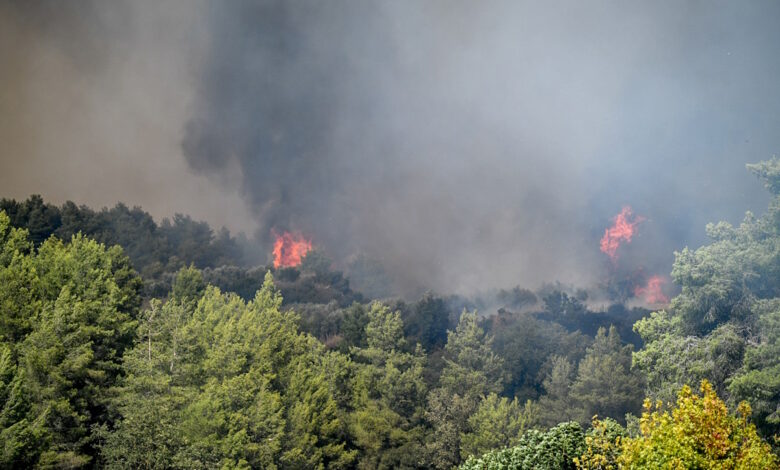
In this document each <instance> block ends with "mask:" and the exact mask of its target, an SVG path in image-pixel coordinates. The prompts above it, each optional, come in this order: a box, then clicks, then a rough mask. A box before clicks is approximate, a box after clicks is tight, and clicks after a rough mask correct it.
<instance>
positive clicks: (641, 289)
mask: <svg viewBox="0 0 780 470" xmlns="http://www.w3.org/2000/svg"><path fill="white" fill-rule="evenodd" d="M664 284H666V279H665V278H664V277H663V276H652V277H650V279H648V280H647V284H646V285H644V286H637V287H635V288H634V295H635V296H636V297H642V298H643V299H644V300H645V302H647V303H648V304H652V305H658V304H668V303H669V297H667V296H666V294H664V290H663V287H664Z"/></svg>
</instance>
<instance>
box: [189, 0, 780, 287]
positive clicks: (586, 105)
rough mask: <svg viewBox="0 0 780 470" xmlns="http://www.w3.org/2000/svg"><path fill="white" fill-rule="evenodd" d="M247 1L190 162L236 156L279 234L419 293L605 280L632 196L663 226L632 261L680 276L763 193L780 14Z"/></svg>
mask: <svg viewBox="0 0 780 470" xmlns="http://www.w3.org/2000/svg"><path fill="white" fill-rule="evenodd" d="M231 5H232V7H230V8H219V9H215V10H218V11H213V12H212V13H213V14H212V15H211V17H210V23H209V25H210V29H211V31H212V34H213V36H212V42H211V49H210V56H209V59H208V62H207V65H206V69H205V71H204V74H203V78H202V82H201V87H202V88H201V92H200V95H199V97H200V99H199V101H198V106H197V109H196V112H195V115H194V116H193V118H192V119H191V120H190V121H189V123H188V125H187V134H186V137H185V140H184V149H185V155H186V157H187V159H188V161H189V162H190V164H191V165H192V167H193V168H195V169H197V170H199V171H203V172H207V173H211V172H219V171H220V170H221V169H223V168H226V167H232V166H233V165H235V164H237V165H238V166H239V167H240V168H241V170H242V174H243V176H244V180H243V185H242V191H243V192H244V196H245V198H246V200H247V201H249V203H250V205H251V206H252V207H253V208H254V209H255V211H256V213H257V214H258V216H259V217H260V219H261V220H262V222H263V223H262V224H261V230H268V229H269V228H270V227H273V226H277V227H281V228H285V229H286V228H293V229H300V230H303V231H304V232H306V233H310V234H312V235H313V236H314V238H315V240H316V241H318V242H319V243H321V244H322V245H323V246H324V247H325V249H326V250H330V251H331V252H333V253H335V255H336V256H337V257H343V256H345V255H349V254H351V253H354V252H360V251H362V252H366V253H368V254H370V255H371V256H374V257H379V258H381V259H382V260H383V261H384V263H385V264H386V265H388V266H389V268H390V269H391V271H393V272H394V273H395V274H396V275H398V274H402V275H403V276H404V278H405V280H406V281H408V285H419V284H425V283H428V284H429V285H430V284H433V285H434V286H435V287H437V288H439V289H445V290H469V289H471V288H475V287H484V286H486V285H501V284H503V285H506V284H508V283H513V282H530V283H534V282H538V281H539V280H541V279H562V280H565V281H571V282H578V283H583V282H584V283H588V282H593V280H594V279H598V278H599V276H603V275H604V271H605V270H606V269H607V265H606V263H605V261H604V256H603V255H602V254H601V253H600V252H599V251H598V238H599V237H600V236H601V234H602V233H603V229H604V227H605V226H607V225H608V223H609V218H610V217H611V216H612V215H614V214H615V213H616V212H618V211H619V210H620V208H621V206H622V205H624V204H631V205H632V206H633V207H634V209H635V211H636V212H637V213H639V214H642V215H644V216H645V217H647V218H648V219H649V220H648V221H647V222H646V223H644V224H643V225H642V226H641V227H640V233H643V234H644V236H643V238H640V239H637V240H635V241H634V242H633V246H632V247H631V249H633V253H630V254H633V258H634V259H632V263H637V264H636V265H635V266H637V267H638V263H644V264H646V265H648V266H647V268H646V269H648V270H661V272H663V273H666V272H668V270H669V267H670V262H671V259H672V251H673V250H674V249H679V248H681V247H682V246H684V245H685V244H691V243H693V244H696V243H698V242H700V241H701V240H702V237H701V234H702V233H703V226H704V224H705V223H706V222H707V221H710V220H716V219H722V218H726V219H731V220H732V221H735V222H736V221H739V219H740V218H741V214H742V211H743V210H744V209H746V208H749V207H760V206H761V204H762V202H763V201H762V194H761V192H760V191H761V190H760V187H759V185H758V184H756V183H755V182H754V181H753V180H751V178H750V177H749V176H748V175H747V174H746V173H745V171H744V163H745V162H746V161H749V160H755V159H760V158H765V157H768V156H770V155H771V153H772V152H773V151H775V150H776V149H777V147H778V143H779V142H778V139H779V138H780V136H778V135H777V134H776V133H774V132H773V131H774V130H775V129H777V128H778V127H777V124H778V123H779V122H778V117H780V114H779V113H778V112H779V111H780V94H778V93H777V91H776V89H775V87H774V85H773V83H774V81H775V80H774V79H773V77H777V76H778V73H777V72H779V71H780V67H779V66H780V60H779V58H780V56H778V54H776V46H777V44H780V34H779V33H778V29H777V28H775V27H774V26H773V23H774V21H775V20H776V19H777V18H779V17H780V16H779V15H778V13H780V10H779V9H778V8H777V4H773V3H769V2H767V3H765V4H759V3H751V4H750V5H744V4H740V5H737V4H734V3H730V4H729V3H723V4H721V5H715V4H713V3H711V2H704V3H699V2H689V3H681V2H668V3H666V4H661V3H658V2H653V3H633V2H607V3H592V2H551V3H549V4H547V5H546V6H540V5H539V4H538V3H537V2H515V1H512V2H451V1H447V2H354V1H344V2H287V1H278V2H276V1H272V2H243V3H238V4H237V3H233V4H231ZM638 253H639V254H638Z"/></svg>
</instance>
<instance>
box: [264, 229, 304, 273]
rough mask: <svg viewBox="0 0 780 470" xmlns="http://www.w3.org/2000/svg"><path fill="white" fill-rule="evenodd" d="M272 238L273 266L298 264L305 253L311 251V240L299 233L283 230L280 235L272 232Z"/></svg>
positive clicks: (281, 266) (285, 266)
mask: <svg viewBox="0 0 780 470" xmlns="http://www.w3.org/2000/svg"><path fill="white" fill-rule="evenodd" d="M272 233H273V235H274V236H275V237H276V240H274V251H273V253H274V268H287V267H291V266H298V265H300V264H301V261H303V257H304V256H306V253H308V252H309V251H311V248H312V246H311V240H307V239H306V238H305V237H304V236H303V235H301V234H300V233H291V232H283V233H282V234H281V235H280V234H277V233H276V232H272Z"/></svg>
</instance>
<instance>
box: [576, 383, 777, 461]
mask: <svg viewBox="0 0 780 470" xmlns="http://www.w3.org/2000/svg"><path fill="white" fill-rule="evenodd" d="M700 389H701V395H696V394H695V393H694V392H693V391H692V390H691V388H690V387H688V386H685V387H683V389H682V390H681V391H680V393H679V395H678V398H677V404H676V406H675V407H674V409H672V410H671V412H670V411H665V410H663V408H662V404H661V402H657V403H655V404H653V403H652V402H651V401H650V400H645V404H644V412H643V413H642V417H641V419H640V431H641V436H639V437H637V438H633V439H632V438H625V439H623V440H622V454H621V455H620V456H619V457H618V458H617V464H618V465H619V468H627V469H644V468H665V469H688V468H701V469H768V468H778V460H777V458H776V457H775V456H774V455H773V454H772V452H771V449H770V447H769V445H768V444H766V443H765V442H764V441H762V440H761V438H760V437H759V436H758V434H756V429H755V426H754V425H753V424H751V423H749V421H748V417H749V416H750V413H751V410H750V406H749V405H748V404H747V403H741V404H740V405H739V407H738V415H737V416H733V415H730V414H729V412H728V408H727V407H726V404H725V403H723V401H722V400H721V399H720V398H718V396H717V394H716V393H715V391H714V390H713V388H712V385H711V384H710V383H709V382H707V381H706V380H704V381H702V383H701V387H700ZM583 468H610V467H607V466H604V467H594V466H588V467H585V466H584V467H583ZM612 468H614V467H612Z"/></svg>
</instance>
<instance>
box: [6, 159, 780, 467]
mask: <svg viewBox="0 0 780 470" xmlns="http://www.w3.org/2000/svg"><path fill="white" fill-rule="evenodd" d="M748 168H749V170H750V171H751V172H753V173H754V174H755V175H757V176H758V177H759V179H760V181H762V182H763V183H764V185H765V186H766V189H767V190H768V191H769V192H770V193H771V195H772V197H773V199H772V201H771V203H770V205H769V208H768V210H767V211H766V213H764V214H762V215H758V216H756V215H753V214H751V213H747V214H746V216H745V219H744V222H743V223H742V224H740V225H739V226H732V225H730V224H728V223H725V222H720V223H717V224H710V225H708V226H707V227H706V232H707V235H708V236H709V239H710V242H709V243H707V244H705V245H703V246H701V247H699V248H696V249H689V248H685V249H683V250H682V251H680V252H677V253H675V262H674V266H673V268H672V272H671V276H672V278H673V281H674V283H675V284H676V285H677V286H678V288H679V294H678V295H677V296H675V297H674V298H673V299H672V300H671V303H670V304H669V305H668V307H667V308H664V309H662V310H658V311H653V312H651V311H650V310H647V309H644V308H639V307H634V308H628V307H626V306H624V305H622V304H619V303H618V304H612V305H611V306H608V307H604V308H600V309H595V310H594V309H591V308H590V307H588V304H587V299H586V298H585V296H583V295H582V293H581V292H580V293H577V291H576V290H575V291H573V292H572V291H568V292H567V291H566V289H562V288H560V286H558V287H559V288H556V286H546V287H543V288H542V289H538V290H536V291H533V290H530V289H525V288H522V287H520V286H518V287H516V288H514V289H511V290H503V291H500V292H499V293H498V294H496V295H495V299H497V300H495V302H498V303H499V306H498V307H497V308H495V307H492V308H491V309H490V311H485V312H482V311H480V310H479V307H480V306H481V305H482V303H484V301H481V300H480V299H474V298H466V297H460V296H445V297H442V296H439V295H436V294H434V293H427V294H425V295H424V296H422V297H421V298H419V299H418V300H416V301H409V300H397V299H391V298H385V299H382V300H373V299H371V296H366V295H365V294H361V293H359V292H356V291H355V290H353V289H352V288H351V287H350V283H349V279H348V277H346V276H345V275H344V274H343V273H341V272H337V271H333V270H332V269H331V266H332V263H331V262H330V261H328V260H327V259H326V258H325V257H324V255H322V254H321V253H318V252H317V251H310V252H309V253H308V254H306V256H305V257H304V259H303V261H302V263H301V264H300V265H299V266H294V267H278V268H274V267H273V266H272V265H269V266H264V265H263V261H264V260H260V259H259V258H258V257H257V255H255V257H254V258H253V257H252V256H250V255H249V254H248V253H251V252H252V248H251V243H250V242H249V241H248V240H246V239H245V238H240V237H239V238H235V237H233V236H231V235H230V234H229V233H228V232H227V231H224V230H223V231H220V232H217V233H215V232H214V231H213V230H212V229H211V228H210V227H209V226H208V225H207V224H205V223H201V222H195V221H193V220H191V219H190V218H189V217H186V216H176V217H175V218H174V219H173V220H172V221H171V220H163V221H162V222H161V223H160V224H157V223H156V222H155V221H154V219H153V218H152V217H151V216H150V215H149V214H147V213H145V212H144V211H143V210H142V209H140V208H133V209H130V208H128V207H126V206H124V205H121V204H120V205H117V206H116V207H114V208H112V209H103V210H100V211H94V210H91V209H89V208H87V207H83V206H76V205H75V204H73V203H66V204H64V205H62V206H56V205H52V204H48V203H46V202H44V201H43V200H42V199H41V198H40V197H38V196H33V197H31V198H29V199H27V200H25V201H15V200H10V199H4V200H2V202H0V443H1V445H0V467H2V468H366V469H368V468H440V469H449V468H454V467H458V466H461V468H463V469H483V468H520V469H536V468H551V469H568V468H587V469H596V468H744V469H748V468H755V469H762V468H773V467H776V466H777V465H778V457H777V456H778V449H779V448H780V445H778V444H779V441H778V436H779V435H780V417H778V410H780V291H778V289H780V160H778V159H773V160H770V161H765V162H762V163H759V164H755V165H748Z"/></svg>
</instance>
